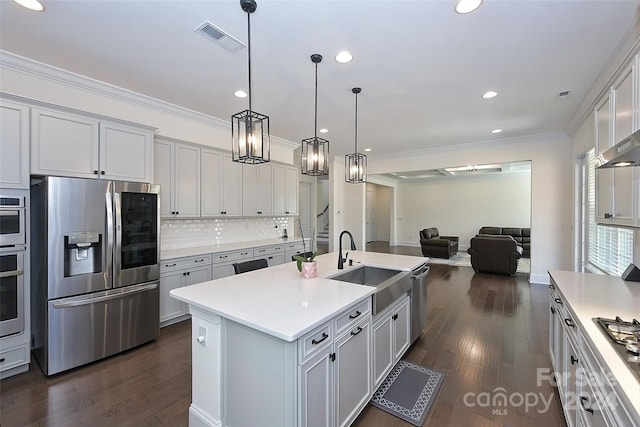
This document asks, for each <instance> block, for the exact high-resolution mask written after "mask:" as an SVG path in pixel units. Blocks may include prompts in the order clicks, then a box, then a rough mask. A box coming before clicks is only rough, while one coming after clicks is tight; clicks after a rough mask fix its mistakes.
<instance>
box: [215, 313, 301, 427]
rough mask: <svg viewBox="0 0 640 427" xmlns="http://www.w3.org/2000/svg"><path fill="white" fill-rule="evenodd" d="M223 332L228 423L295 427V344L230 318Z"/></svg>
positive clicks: (225, 321) (223, 385)
mask: <svg viewBox="0 0 640 427" xmlns="http://www.w3.org/2000/svg"><path fill="white" fill-rule="evenodd" d="M223 331H224V332H223V334H224V340H223V342H224V345H223V346H222V347H221V350H222V358H223V360H222V363H223V365H222V366H224V369H223V373H222V375H223V380H222V387H223V394H222V396H223V408H224V419H225V424H226V425H229V426H259V425H265V420H269V421H268V424H270V425H274V426H281V427H294V426H296V419H297V416H296V415H297V413H296V368H297V346H296V343H295V342H286V341H283V340H280V339H278V338H275V337H273V336H271V335H267V334H265V333H263V332H260V331H256V330H255V329H251V328H248V327H246V326H242V325H240V324H239V323H236V322H233V321H230V320H227V319H223Z"/></svg>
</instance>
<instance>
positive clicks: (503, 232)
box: [478, 227, 531, 258]
mask: <svg viewBox="0 0 640 427" xmlns="http://www.w3.org/2000/svg"><path fill="white" fill-rule="evenodd" d="M478 234H492V235H497V236H511V237H513V238H514V240H515V241H516V243H518V245H519V246H521V247H522V257H523V258H531V229H530V228H517V227H482V228H480V230H479V231H478Z"/></svg>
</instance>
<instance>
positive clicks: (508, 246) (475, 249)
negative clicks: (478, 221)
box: [467, 235, 522, 276]
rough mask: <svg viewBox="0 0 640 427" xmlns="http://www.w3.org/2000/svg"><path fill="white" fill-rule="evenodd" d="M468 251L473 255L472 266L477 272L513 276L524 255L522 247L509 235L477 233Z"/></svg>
mask: <svg viewBox="0 0 640 427" xmlns="http://www.w3.org/2000/svg"><path fill="white" fill-rule="evenodd" d="M467 253H468V254H469V255H471V267H473V270H474V271H475V272H476V273H481V272H482V273H496V274H505V275H507V276H513V275H514V274H515V272H516V270H517V269H518V260H519V259H520V258H521V257H522V247H521V246H518V244H517V242H516V240H515V239H514V238H513V237H511V236H508V235H502V236H493V235H476V237H473V238H472V239H471V245H470V246H469V249H467Z"/></svg>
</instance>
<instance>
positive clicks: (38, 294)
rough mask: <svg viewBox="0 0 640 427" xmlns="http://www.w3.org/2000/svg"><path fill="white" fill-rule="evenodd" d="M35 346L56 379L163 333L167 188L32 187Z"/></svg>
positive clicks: (44, 181) (81, 182)
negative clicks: (162, 192) (162, 197)
mask: <svg viewBox="0 0 640 427" xmlns="http://www.w3.org/2000/svg"><path fill="white" fill-rule="evenodd" d="M31 206H32V209H31V260H32V262H31V298H32V299H31V319H32V348H33V350H34V355H35V358H36V360H37V361H38V363H39V364H40V367H41V368H42V371H43V372H44V373H45V375H52V374H56V373H58V372H62V371H65V370H67V369H71V368H74V367H77V366H81V365H84V364H86V363H89V362H92V361H95V360H98V359H101V358H104V357H107V356H111V355H113V354H116V353H119V352H121V351H124V350H127V349H130V348H132V347H135V346H137V345H140V344H143V343H145V342H148V341H152V340H154V339H156V338H157V337H158V334H159V326H160V325H159V289H158V286H159V278H160V201H159V186H157V185H151V184H144V183H132V182H120V181H103V180H94V179H79V178H61V177H51V176H49V177H42V178H37V179H32V183H31Z"/></svg>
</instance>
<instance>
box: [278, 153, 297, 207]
mask: <svg viewBox="0 0 640 427" xmlns="http://www.w3.org/2000/svg"><path fill="white" fill-rule="evenodd" d="M298 180H299V177H298V168H296V167H295V166H285V165H276V164H274V165H273V213H274V215H297V214H298Z"/></svg>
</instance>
